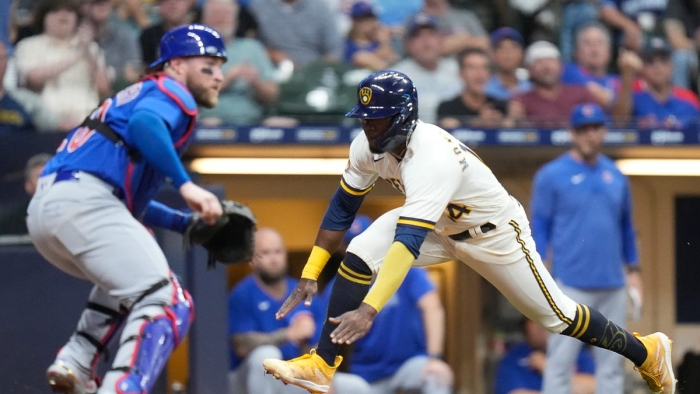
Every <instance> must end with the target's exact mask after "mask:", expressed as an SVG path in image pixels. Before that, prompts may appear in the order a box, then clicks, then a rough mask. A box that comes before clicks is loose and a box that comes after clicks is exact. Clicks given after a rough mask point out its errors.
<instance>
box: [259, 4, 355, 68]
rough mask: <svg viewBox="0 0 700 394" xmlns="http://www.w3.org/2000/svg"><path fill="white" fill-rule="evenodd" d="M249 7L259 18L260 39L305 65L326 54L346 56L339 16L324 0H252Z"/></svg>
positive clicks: (297, 62) (299, 63)
mask: <svg viewBox="0 0 700 394" xmlns="http://www.w3.org/2000/svg"><path fill="white" fill-rule="evenodd" d="M248 9H249V10H250V12H251V14H253V16H254V17H255V19H256V20H257V22H258V28H259V32H260V40H261V41H262V42H263V44H265V46H266V47H268V48H270V49H277V50H281V51H284V52H285V53H286V54H287V55H288V56H289V57H290V58H291V59H292V61H294V63H295V64H297V65H298V66H301V67H303V66H306V65H307V64H309V63H312V62H314V61H316V60H319V59H320V58H321V57H323V56H325V55H335V56H337V57H338V59H342V57H343V42H342V39H341V37H340V33H339V32H338V28H337V27H336V26H335V21H336V16H335V14H334V13H333V12H332V11H331V9H330V8H329V7H328V4H326V2H325V1H324V0H296V1H295V2H294V3H292V4H288V3H284V2H282V1H281V0H252V1H251V2H250V4H249V5H248Z"/></svg>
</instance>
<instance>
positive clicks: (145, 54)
mask: <svg viewBox="0 0 700 394" xmlns="http://www.w3.org/2000/svg"><path fill="white" fill-rule="evenodd" d="M158 10H159V12H160V17H161V22H160V23H158V24H155V25H152V26H151V27H149V28H146V29H144V30H143V31H142V32H141V36H140V37H139V43H140V44H141V58H142V60H143V63H144V67H145V68H147V67H148V65H149V64H151V63H153V62H155V61H156V59H158V51H159V50H160V39H161V37H163V34H165V32H166V31H168V30H170V29H173V28H175V27H178V26H181V25H184V24H186V23H187V22H188V19H189V14H190V11H191V10H192V0H158Z"/></svg>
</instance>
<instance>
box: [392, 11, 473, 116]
mask: <svg viewBox="0 0 700 394" xmlns="http://www.w3.org/2000/svg"><path fill="white" fill-rule="evenodd" d="M404 48H405V50H406V53H407V55H408V56H407V57H406V58H405V59H403V60H401V61H399V62H398V63H396V64H394V65H393V66H392V67H391V68H392V69H394V70H396V71H400V72H402V73H404V74H406V75H409V76H410V77H411V79H412V80H413V82H414V84H415V85H416V89H417V90H418V94H419V95H420V98H421V99H420V100H421V101H420V105H419V106H418V116H419V117H420V118H421V119H422V120H423V121H425V122H427V123H435V121H436V120H437V107H438V105H439V104H440V103H441V102H442V101H445V100H449V99H451V98H453V97H455V96H457V95H458V94H459V92H460V91H461V90H462V81H461V80H460V79H459V65H458V64H457V61H456V60H455V59H454V58H453V57H443V56H442V55H441V48H442V37H441V36H440V33H439V32H438V27H437V22H436V21H435V18H433V17H432V16H430V15H428V14H424V13H419V14H416V15H414V16H413V18H412V19H411V21H410V22H409V24H408V28H407V32H406V37H405V39H404Z"/></svg>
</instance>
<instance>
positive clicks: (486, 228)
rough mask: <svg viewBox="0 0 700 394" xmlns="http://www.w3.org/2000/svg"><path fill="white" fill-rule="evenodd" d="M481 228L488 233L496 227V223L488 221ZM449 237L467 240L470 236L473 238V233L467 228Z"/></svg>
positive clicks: (456, 239)
mask: <svg viewBox="0 0 700 394" xmlns="http://www.w3.org/2000/svg"><path fill="white" fill-rule="evenodd" d="M480 228H481V232H482V233H484V234H486V233H488V232H489V231H491V230H493V229H495V228H496V225H495V224H493V223H486V224H484V225H482V226H481V227H480ZM448 237H450V238H452V239H454V240H455V241H464V240H467V239H469V238H472V234H471V233H470V232H469V230H465V231H462V232H461V233H459V234H452V235H448Z"/></svg>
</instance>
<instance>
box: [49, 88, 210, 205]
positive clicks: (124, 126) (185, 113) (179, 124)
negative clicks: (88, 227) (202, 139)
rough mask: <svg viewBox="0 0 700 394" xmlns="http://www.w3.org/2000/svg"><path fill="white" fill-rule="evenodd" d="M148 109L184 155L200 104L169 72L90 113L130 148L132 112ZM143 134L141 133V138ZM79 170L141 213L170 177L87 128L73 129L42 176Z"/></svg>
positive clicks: (176, 148)
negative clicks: (108, 186)
mask: <svg viewBox="0 0 700 394" xmlns="http://www.w3.org/2000/svg"><path fill="white" fill-rule="evenodd" d="M141 110H145V111H147V112H149V113H152V114H156V115H157V116H158V117H159V118H162V120H163V121H164V122H165V125H166V126H167V129H168V132H169V134H170V135H169V138H170V139H171V140H172V143H173V145H174V147H175V150H176V152H177V154H179V155H182V153H183V152H184V150H185V149H186V148H187V145H188V144H189V142H190V139H191V136H192V131H193V129H194V124H195V117H196V115H197V111H198V109H197V105H196V103H195V100H194V98H193V97H192V94H191V93H190V92H189V91H188V90H187V88H186V87H185V86H183V85H182V84H180V83H179V82H177V81H175V80H174V79H172V78H170V77H168V76H165V75H164V74H157V75H150V76H149V77H147V78H145V79H144V80H142V81H140V82H138V83H136V84H134V85H131V86H130V87H128V88H126V89H124V90H122V91H121V92H119V93H117V94H116V95H115V96H114V97H112V98H109V99H107V100H105V101H104V102H103V103H102V104H101V105H100V106H99V107H98V108H97V109H96V110H95V111H94V112H93V113H92V114H91V115H90V117H91V118H93V119H99V120H101V121H102V122H104V123H105V124H107V125H108V126H109V127H110V128H111V129H112V130H113V131H114V132H115V133H116V134H118V135H119V136H120V137H121V138H122V139H123V140H124V142H125V144H126V145H127V146H129V147H132V148H133V147H134V146H135V144H134V136H133V135H132V134H133V133H132V132H130V128H129V127H128V124H129V121H130V119H131V117H132V115H133V114H134V113H135V112H137V111H141ZM139 137H142V136H139ZM74 170H80V171H85V172H89V173H91V174H93V175H96V176H97V177H99V178H100V179H102V180H103V181H105V182H107V183H109V184H110V185H112V186H114V187H115V190H116V193H115V194H117V195H119V197H121V198H123V199H124V202H125V204H126V205H127V207H128V208H129V210H130V211H131V212H132V214H133V215H134V216H136V217H139V216H140V215H141V214H142V213H143V212H144V211H145V209H146V207H147V206H148V204H149V202H150V201H151V199H153V197H154V196H155V194H156V192H157V191H158V189H159V188H160V187H161V186H162V184H163V182H164V180H165V175H164V174H163V173H162V172H161V171H157V170H156V169H155V167H154V164H153V163H152V162H149V161H147V160H146V159H144V158H143V157H142V158H140V159H139V160H136V161H132V160H130V159H129V156H128V154H127V150H126V149H124V147H123V146H120V145H117V144H114V143H113V142H111V141H110V140H108V139H107V138H106V137H104V136H103V135H101V134H100V133H98V132H96V131H95V130H92V129H90V128H88V127H78V128H76V129H74V130H73V131H71V132H70V133H69V134H68V136H67V137H66V139H65V140H64V141H63V143H62V144H61V146H60V147H59V149H58V151H57V153H56V155H55V157H54V158H53V159H52V160H51V161H50V162H49V163H48V164H47V165H46V167H45V168H44V172H43V173H42V175H46V174H51V173H54V172H57V171H74Z"/></svg>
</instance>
